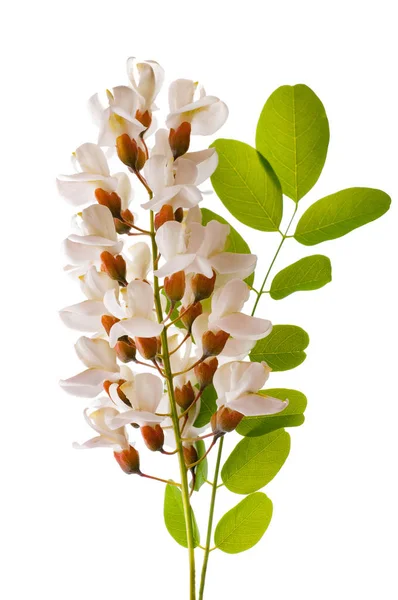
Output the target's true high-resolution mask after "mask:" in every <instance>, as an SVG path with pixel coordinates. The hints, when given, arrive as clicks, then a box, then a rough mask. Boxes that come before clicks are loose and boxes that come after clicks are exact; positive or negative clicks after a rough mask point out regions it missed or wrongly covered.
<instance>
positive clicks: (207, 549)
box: [199, 437, 224, 600]
mask: <svg viewBox="0 0 398 600" xmlns="http://www.w3.org/2000/svg"><path fill="white" fill-rule="evenodd" d="M223 444H224V438H223V437H222V438H221V439H220V443H219V446H218V454H217V462H216V468H215V471H214V481H213V484H212V487H213V489H212V492H211V500H210V511H209V521H208V525H207V537H206V547H205V554H204V558H203V567H202V575H201V578H200V588H199V600H203V594H204V590H205V583H206V573H207V565H208V562H209V554H210V552H211V551H212V550H213V549H214V548H211V547H210V546H211V534H212V529H213V518H214V507H215V504H216V495H217V481H218V475H219V472H220V465H221V455H222V448H223Z"/></svg>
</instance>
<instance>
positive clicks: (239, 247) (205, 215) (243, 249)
mask: <svg viewBox="0 0 398 600" xmlns="http://www.w3.org/2000/svg"><path fill="white" fill-rule="evenodd" d="M201 212H202V225H207V223H208V222H209V221H218V222H219V223H223V225H229V227H230V228H231V231H230V234H229V236H228V238H227V245H226V247H225V251H226V252H236V253H237V254H251V251H250V248H249V245H248V244H247V243H246V242H245V240H244V239H243V237H242V236H241V235H240V233H238V231H236V229H234V228H233V227H232V225H230V224H229V223H228V221H226V220H225V219H223V218H222V217H220V215H217V214H216V213H214V212H213V211H211V210H209V209H207V208H202V209H201ZM245 281H246V283H247V284H248V285H253V281H254V273H252V274H251V275H249V277H246V279H245Z"/></svg>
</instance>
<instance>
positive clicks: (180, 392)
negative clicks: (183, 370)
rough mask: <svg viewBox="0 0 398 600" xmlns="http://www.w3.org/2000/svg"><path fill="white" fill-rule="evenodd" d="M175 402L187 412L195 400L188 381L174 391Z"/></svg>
mask: <svg viewBox="0 0 398 600" xmlns="http://www.w3.org/2000/svg"><path fill="white" fill-rule="evenodd" d="M174 395H175V400H176V402H177V404H178V406H179V407H180V408H182V409H183V410H187V408H189V407H190V406H191V404H192V402H193V401H194V400H195V391H194V389H193V387H192V384H191V382H190V381H188V383H186V384H185V385H183V386H182V387H176V388H175V389H174Z"/></svg>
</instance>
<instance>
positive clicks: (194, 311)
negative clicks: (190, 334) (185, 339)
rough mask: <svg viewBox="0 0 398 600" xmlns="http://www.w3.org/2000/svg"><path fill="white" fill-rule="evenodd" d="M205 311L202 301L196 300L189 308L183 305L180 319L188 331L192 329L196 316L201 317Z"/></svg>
mask: <svg viewBox="0 0 398 600" xmlns="http://www.w3.org/2000/svg"><path fill="white" fill-rule="evenodd" d="M202 312H203V308H202V305H201V303H200V302H194V303H193V304H191V306H189V307H188V308H184V307H183V306H182V307H181V308H180V319H181V321H182V323H183V325H184V327H185V329H187V330H188V331H191V329H192V324H193V322H194V320H195V319H196V317H199V315H201V314H202Z"/></svg>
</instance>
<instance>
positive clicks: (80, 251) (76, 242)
mask: <svg viewBox="0 0 398 600" xmlns="http://www.w3.org/2000/svg"><path fill="white" fill-rule="evenodd" d="M80 229H81V232H82V235H76V234H72V235H70V236H69V237H68V238H67V239H66V240H65V243H64V249H65V253H66V256H67V257H68V259H69V260H70V261H71V263H72V265H73V266H79V265H80V266H81V267H83V268H82V269H81V270H82V272H83V273H84V272H85V271H86V270H87V269H88V268H89V267H90V266H91V265H92V264H99V263H100V255H101V253H102V252H104V250H106V251H108V252H110V253H111V254H119V252H120V251H121V249H122V247H123V242H122V241H118V237H117V233H116V229H115V224H114V222H113V217H112V213H111V211H110V210H109V208H108V207H106V206H101V205H100V204H93V205H91V206H89V207H88V208H85V209H84V210H83V212H82V222H81V225H80ZM73 266H72V267H70V266H69V267H67V268H68V269H70V268H73Z"/></svg>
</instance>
